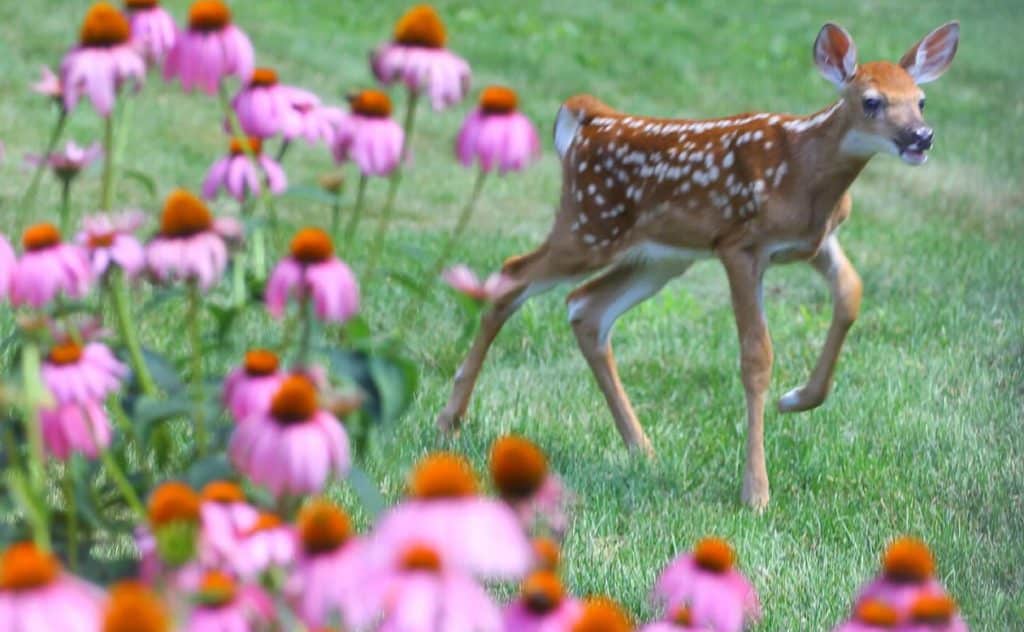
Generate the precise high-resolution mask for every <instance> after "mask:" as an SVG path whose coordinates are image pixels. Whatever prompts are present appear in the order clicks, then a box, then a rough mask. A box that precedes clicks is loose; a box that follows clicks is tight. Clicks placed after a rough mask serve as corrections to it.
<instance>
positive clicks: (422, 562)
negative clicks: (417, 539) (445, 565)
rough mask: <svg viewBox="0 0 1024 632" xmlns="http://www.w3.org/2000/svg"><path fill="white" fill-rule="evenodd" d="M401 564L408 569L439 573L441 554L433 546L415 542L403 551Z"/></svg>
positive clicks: (404, 568) (403, 568)
mask: <svg viewBox="0 0 1024 632" xmlns="http://www.w3.org/2000/svg"><path fill="white" fill-rule="evenodd" d="M399 566H400V567H401V568H402V570H406V571H414V572H415V571H422V572H427V573H437V572H438V571H440V570H441V554H440V553H438V552H437V549H435V548H434V547H432V546H429V545H426V544H414V545H412V546H410V547H409V548H407V549H406V550H405V552H404V553H402V559H401V561H400V562H399Z"/></svg>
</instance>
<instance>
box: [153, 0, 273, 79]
mask: <svg viewBox="0 0 1024 632" xmlns="http://www.w3.org/2000/svg"><path fill="white" fill-rule="evenodd" d="M252 68H253V50H252V42H250V41H249V37H248V36H247V35H246V34H245V32H243V31H242V29H240V28H238V27H237V26H235V25H234V24H232V23H231V9H229V8H228V6H227V5H226V4H224V3H223V2H222V1H221V0H196V2H194V3H192V6H191V8H189V11H188V28H187V29H186V30H184V31H182V32H181V33H179V34H178V38H177V39H176V40H175V42H174V47H173V48H171V51H170V53H168V55H167V60H166V62H165V63H164V78H165V79H167V80H170V79H172V78H174V77H178V78H179V79H180V80H181V85H182V87H183V88H184V89H185V90H186V91H189V92H190V91H192V90H193V89H194V88H196V87H198V88H200V89H201V90H203V91H204V92H206V93H207V94H216V92H217V87H218V85H219V84H220V81H221V80H222V79H223V78H225V77H228V76H231V75H234V76H236V77H238V79H239V80H240V81H248V80H249V78H250V77H251V76H252Z"/></svg>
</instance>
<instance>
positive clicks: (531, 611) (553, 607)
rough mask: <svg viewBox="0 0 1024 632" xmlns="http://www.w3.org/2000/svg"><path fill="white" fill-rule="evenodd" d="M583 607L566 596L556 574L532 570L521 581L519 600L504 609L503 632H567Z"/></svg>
mask: <svg viewBox="0 0 1024 632" xmlns="http://www.w3.org/2000/svg"><path fill="white" fill-rule="evenodd" d="M582 610H583V606H582V604H581V603H580V602H579V601H577V600H576V599H574V598H572V597H571V596H569V595H566V594H565V588H564V587H563V586H562V582H561V580H560V579H559V578H558V575H556V574H555V573H553V572H551V571H535V572H534V573H531V574H530V575H529V576H528V577H527V578H526V580H525V581H524V582H523V587H522V590H521V591H520V595H519V597H518V598H516V599H515V600H513V601H512V602H511V603H510V604H508V605H507V606H505V613H504V617H505V629H506V630H515V631H516V632H569V630H570V629H571V628H572V624H573V623H574V622H575V621H576V620H577V619H578V618H579V617H580V614H581V613H582Z"/></svg>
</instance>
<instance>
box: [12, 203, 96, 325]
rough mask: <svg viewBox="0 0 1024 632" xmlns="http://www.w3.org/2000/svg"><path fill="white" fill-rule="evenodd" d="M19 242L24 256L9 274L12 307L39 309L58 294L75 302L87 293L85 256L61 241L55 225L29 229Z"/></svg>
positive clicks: (89, 277) (89, 283) (88, 276)
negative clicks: (24, 306)
mask: <svg viewBox="0 0 1024 632" xmlns="http://www.w3.org/2000/svg"><path fill="white" fill-rule="evenodd" d="M21 241H22V244H23V245H24V246H25V253H24V254H22V255H21V258H20V259H18V262H17V263H16V264H15V266H14V270H13V272H12V274H11V287H10V298H11V303H12V304H14V305H16V306H17V305H30V306H32V307H35V308H37V309H39V308H41V307H43V306H44V305H46V304H47V303H49V302H50V301H52V300H53V299H54V298H56V296H57V295H58V294H63V295H65V296H67V297H68V298H73V299H77V298H82V297H84V296H85V295H86V294H87V293H88V291H89V288H90V287H91V286H92V271H91V269H90V267H89V260H88V257H87V256H86V254H85V251H83V250H82V249H81V248H80V247H79V246H77V245H75V244H67V243H64V242H62V241H61V235H60V231H59V230H57V227H56V226H54V225H53V224H46V223H43V224H35V225H33V226H29V227H28V228H27V229H26V230H25V233H24V235H23V236H22V238H21Z"/></svg>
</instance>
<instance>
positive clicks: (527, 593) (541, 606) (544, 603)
mask: <svg viewBox="0 0 1024 632" xmlns="http://www.w3.org/2000/svg"><path fill="white" fill-rule="evenodd" d="M522 590H523V601H524V602H525V603H526V607H527V608H529V609H530V611H532V612H536V613H538V614H544V613H546V612H551V611H552V610H554V609H555V608H557V607H558V606H559V604H561V603H562V599H564V598H565V589H564V588H563V587H562V582H561V581H560V580H559V579H558V575H555V574H554V573H552V572H551V571H537V572H535V573H532V574H531V575H530V576H528V577H527V578H526V580H525V581H524V582H523V589H522Z"/></svg>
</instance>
